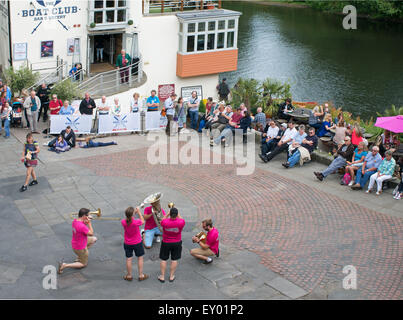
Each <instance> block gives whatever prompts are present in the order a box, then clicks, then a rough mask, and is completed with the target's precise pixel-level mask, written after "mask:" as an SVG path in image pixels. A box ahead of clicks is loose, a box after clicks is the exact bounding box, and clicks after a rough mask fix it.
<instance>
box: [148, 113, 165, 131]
mask: <svg viewBox="0 0 403 320" xmlns="http://www.w3.org/2000/svg"><path fill="white" fill-rule="evenodd" d="M145 120H146V131H150V130H160V129H165V128H166V126H167V123H168V120H167V117H163V116H161V113H160V112H159V111H151V112H150V111H149V112H146V119H145Z"/></svg>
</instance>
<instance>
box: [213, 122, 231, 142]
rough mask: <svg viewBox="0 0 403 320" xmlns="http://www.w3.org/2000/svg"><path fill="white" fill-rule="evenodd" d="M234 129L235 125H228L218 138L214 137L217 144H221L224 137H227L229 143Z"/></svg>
mask: <svg viewBox="0 0 403 320" xmlns="http://www.w3.org/2000/svg"><path fill="white" fill-rule="evenodd" d="M233 130H235V129H234V127H231V126H228V127H226V128H225V129H224V130H223V131H222V132H221V134H220V135H219V136H218V137H217V138H215V139H214V142H215V144H220V142H221V139H224V138H225V140H226V142H227V143H229V141H228V140H229V139H230V138H232V135H233Z"/></svg>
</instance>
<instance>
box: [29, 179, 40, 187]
mask: <svg viewBox="0 0 403 320" xmlns="http://www.w3.org/2000/svg"><path fill="white" fill-rule="evenodd" d="M36 184H38V181H37V180H32V181H31V183H30V184H29V186H30V187H32V186H34V185H36Z"/></svg>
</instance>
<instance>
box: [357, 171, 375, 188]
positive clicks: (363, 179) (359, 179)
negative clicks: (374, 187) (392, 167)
mask: <svg viewBox="0 0 403 320" xmlns="http://www.w3.org/2000/svg"><path fill="white" fill-rule="evenodd" d="M376 172H377V171H376V170H374V171H367V172H365V173H364V175H363V174H362V169H358V170H357V176H356V177H355V183H356V184H357V183H359V184H360V186H361V188H364V187H365V185H366V184H367V181H368V179H369V178H370V177H371V176H372V175H373V174H374V173H376Z"/></svg>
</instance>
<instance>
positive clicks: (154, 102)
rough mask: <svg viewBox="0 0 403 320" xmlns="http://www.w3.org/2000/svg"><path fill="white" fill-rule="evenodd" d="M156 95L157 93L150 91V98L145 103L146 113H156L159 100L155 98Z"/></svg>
mask: <svg viewBox="0 0 403 320" xmlns="http://www.w3.org/2000/svg"><path fill="white" fill-rule="evenodd" d="M156 94H157V91H155V90H151V96H149V97H148V98H147V101H146V105H147V111H158V107H159V106H160V99H159V98H158V97H157V96H156Z"/></svg>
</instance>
